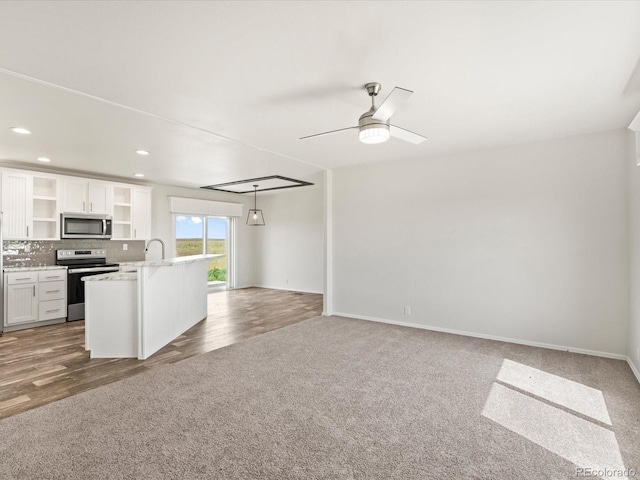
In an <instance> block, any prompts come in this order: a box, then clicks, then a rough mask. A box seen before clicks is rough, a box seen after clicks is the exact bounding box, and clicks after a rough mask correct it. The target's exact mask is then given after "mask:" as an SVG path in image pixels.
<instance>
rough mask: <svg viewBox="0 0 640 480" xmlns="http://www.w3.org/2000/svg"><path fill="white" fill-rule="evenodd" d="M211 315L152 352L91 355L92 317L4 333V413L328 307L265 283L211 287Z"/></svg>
mask: <svg viewBox="0 0 640 480" xmlns="http://www.w3.org/2000/svg"><path fill="white" fill-rule="evenodd" d="M208 304H209V305H208V312H209V315H208V317H207V318H206V319H205V320H204V321H202V322H200V323H198V324H197V325H195V326H194V327H193V328H191V329H190V330H188V331H187V332H186V333H185V334H184V335H182V336H180V337H178V338H177V339H175V340H174V341H173V342H171V343H170V344H169V345H167V346H166V347H164V348H163V349H161V350H160V351H158V352H157V353H155V354H154V355H152V356H151V357H150V358H148V359H147V360H137V359H130V358H124V359H93V360H91V359H89V354H88V352H86V351H85V349H84V322H83V321H78V322H69V323H63V324H59V325H52V326H48V327H39V328H34V329H29V330H20V331H16V332H9V333H5V334H4V336H3V337H0V419H1V418H5V417H8V416H11V415H15V414H17V413H20V412H24V411H26V410H30V409H32V408H36V407H40V406H42V405H45V404H47V403H51V402H54V401H56V400H59V399H61V398H65V397H69V396H71V395H75V394H77V393H80V392H84V391H86V390H90V389H92V388H96V387H99V386H101V385H106V384H108V383H111V382H115V381H117V380H121V379H123V378H127V377H131V376H133V375H137V374H138V373H142V372H146V371H148V370H149V369H152V368H157V367H160V366H162V365H166V364H169V363H174V362H177V361H179V360H183V359H185V358H188V357H192V356H194V355H198V354H200V353H204V352H208V351H211V350H215V349H216V348H221V347H224V346H227V345H230V344H232V343H237V342H239V341H242V340H245V339H247V338H250V337H254V336H256V335H260V334H261V333H265V332H268V331H270V330H275V329H278V328H282V327H285V326H287V325H291V324H293V323H297V322H300V321H302V320H306V319H309V318H313V317H316V316H318V315H321V314H322V295H318V294H310V293H297V292H287V291H282V290H269V289H264V288H245V289H239V290H231V291H223V292H217V293H211V294H209V297H208Z"/></svg>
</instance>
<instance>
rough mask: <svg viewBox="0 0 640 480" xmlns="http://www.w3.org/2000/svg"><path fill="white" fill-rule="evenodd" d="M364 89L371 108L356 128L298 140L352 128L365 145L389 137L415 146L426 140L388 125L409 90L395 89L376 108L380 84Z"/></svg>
mask: <svg viewBox="0 0 640 480" xmlns="http://www.w3.org/2000/svg"><path fill="white" fill-rule="evenodd" d="M364 88H365V90H366V91H367V93H368V94H369V96H370V97H371V108H370V109H369V110H367V111H366V112H364V113H363V114H362V115H360V120H359V121H358V125H357V126H355V127H347V128H340V129H338V130H330V131H328V132H322V133H316V134H314V135H307V136H306V137H301V138H300V140H304V139H305V138H312V137H318V136H320V135H327V134H329V133H336V132H342V131H344V130H352V129H354V128H357V129H358V130H359V134H358V138H359V139H360V141H361V142H362V143H367V144H373V143H382V142H386V141H387V140H389V137H390V136H392V137H395V138H399V139H400V140H405V141H407V142H411V143H414V144H416V145H417V144H419V143H422V142H424V141H425V140H426V139H427V137H423V136H422V135H418V134H417V133H413V132H410V131H409V130H406V129H404V128H400V127H398V126H396V125H392V124H391V123H390V120H391V115H393V114H394V113H395V111H396V110H397V109H398V108H400V107H401V106H402V105H403V104H404V102H406V101H407V99H408V98H409V96H411V94H412V93H413V92H412V91H411V90H407V89H406V88H400V87H395V88H394V89H393V90H392V91H391V93H390V94H389V95H388V96H387V98H385V99H384V102H382V103H381V104H380V106H379V107H378V108H376V106H375V103H374V98H375V96H376V95H378V93H379V92H380V84H379V83H376V82H372V83H367V84H366V85H365V86H364Z"/></svg>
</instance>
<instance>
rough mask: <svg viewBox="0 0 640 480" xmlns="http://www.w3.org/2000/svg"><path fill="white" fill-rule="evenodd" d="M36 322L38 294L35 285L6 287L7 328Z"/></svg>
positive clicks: (25, 284)
mask: <svg viewBox="0 0 640 480" xmlns="http://www.w3.org/2000/svg"><path fill="white" fill-rule="evenodd" d="M37 320H38V292H37V289H36V284H35V283H24V284H18V285H7V316H6V317H5V322H6V323H7V326H11V325H17V324H20V323H29V322H36V321H37Z"/></svg>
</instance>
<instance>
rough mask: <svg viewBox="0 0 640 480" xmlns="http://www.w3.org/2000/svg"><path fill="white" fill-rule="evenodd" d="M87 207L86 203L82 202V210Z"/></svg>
mask: <svg viewBox="0 0 640 480" xmlns="http://www.w3.org/2000/svg"><path fill="white" fill-rule="evenodd" d="M86 209H87V207H86V206H85V203H84V202H82V211H83V212H84V211H85V210H86Z"/></svg>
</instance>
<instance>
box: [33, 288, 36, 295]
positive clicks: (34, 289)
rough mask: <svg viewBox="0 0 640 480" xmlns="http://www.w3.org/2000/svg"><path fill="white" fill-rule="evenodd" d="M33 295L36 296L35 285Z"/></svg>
mask: <svg viewBox="0 0 640 480" xmlns="http://www.w3.org/2000/svg"><path fill="white" fill-rule="evenodd" d="M33 296H34V297H35V296H36V286H35V285H34V286H33Z"/></svg>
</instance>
